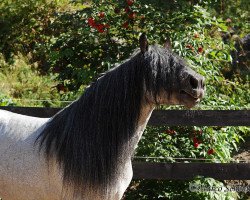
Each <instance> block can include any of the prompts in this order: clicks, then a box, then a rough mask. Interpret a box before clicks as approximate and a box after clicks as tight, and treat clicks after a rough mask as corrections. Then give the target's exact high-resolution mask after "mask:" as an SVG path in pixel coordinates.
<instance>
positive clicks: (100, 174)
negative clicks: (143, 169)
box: [0, 34, 205, 200]
mask: <svg viewBox="0 0 250 200" xmlns="http://www.w3.org/2000/svg"><path fill="white" fill-rule="evenodd" d="M139 45H140V48H138V50H136V51H135V52H134V54H133V55H132V57H130V58H129V59H128V60H125V61H124V62H123V63H122V64H120V65H118V66H115V67H114V68H113V69H112V70H110V71H108V72H107V73H105V74H104V75H102V76H101V77H100V78H98V79H97V80H96V81H95V82H94V83H92V84H91V85H90V86H89V87H88V88H87V89H86V90H85V92H84V94H83V95H82V96H81V97H80V98H79V99H78V100H76V101H74V102H73V103H72V104H70V105H69V106H68V107H66V108H65V109H63V110H62V111H61V112H59V113H57V114H56V115H55V116H54V117H52V118H50V119H42V118H34V117H28V116H23V115H19V114H14V113H11V112H7V111H0V197H2V198H3V200H61V199H65V200H66V199H67V200H73V199H74V200H78V199H79V200H80V199H81V200H120V199H121V198H122V196H123V194H124V192H125V190H126V188H127V187H128V185H129V183H130V181H131V179H132V176H133V172H132V165H131V158H132V156H133V153H134V150H135V148H136V146H137V144H138V142H139V140H140V138H141V135H142V133H143V131H144V129H145V127H146V125H147V122H148V120H149V118H150V116H151V113H152V111H153V110H154V108H155V107H156V106H157V105H160V104H165V105H176V104H180V105H184V106H186V107H188V108H191V107H193V106H195V105H196V104H197V103H198V102H199V101H200V100H201V98H202V97H203V96H204V90H205V89H204V78H203V77H202V76H201V75H199V74H197V73H195V72H194V71H193V70H191V69H190V68H189V67H188V66H187V64H186V62H185V61H184V60H183V59H181V58H180V57H179V56H177V55H175V54H174V53H173V52H172V51H171V49H170V48H169V47H160V46H158V45H150V46H149V45H148V41H147V38H146V35H145V34H142V35H141V36H140V39H139ZM167 46H169V45H167Z"/></svg>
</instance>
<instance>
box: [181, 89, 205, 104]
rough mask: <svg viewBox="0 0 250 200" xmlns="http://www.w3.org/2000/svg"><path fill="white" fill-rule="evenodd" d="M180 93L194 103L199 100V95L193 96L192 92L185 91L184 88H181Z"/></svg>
mask: <svg viewBox="0 0 250 200" xmlns="http://www.w3.org/2000/svg"><path fill="white" fill-rule="evenodd" d="M180 95H182V96H185V97H186V98H188V99H189V100H190V101H192V102H194V103H195V104H196V103H199V102H200V100H201V99H200V98H199V97H196V96H193V95H192V94H190V93H188V92H186V91H185V90H181V91H180Z"/></svg>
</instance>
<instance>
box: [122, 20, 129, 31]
mask: <svg viewBox="0 0 250 200" xmlns="http://www.w3.org/2000/svg"><path fill="white" fill-rule="evenodd" d="M128 25H129V22H128V21H127V22H125V23H124V24H123V25H122V27H123V28H126V29H127V28H128Z"/></svg>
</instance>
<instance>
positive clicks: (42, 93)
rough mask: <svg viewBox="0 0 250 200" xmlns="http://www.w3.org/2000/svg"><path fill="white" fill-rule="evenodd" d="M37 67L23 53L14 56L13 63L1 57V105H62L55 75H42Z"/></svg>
mask: <svg viewBox="0 0 250 200" xmlns="http://www.w3.org/2000/svg"><path fill="white" fill-rule="evenodd" d="M36 68H37V66H36V65H35V64H33V65H29V64H28V60H27V59H25V58H24V57H23V56H21V55H19V56H16V57H14V58H13V64H8V63H7V62H6V61H5V60H4V59H3V57H0V80H1V84H0V91H1V94H2V95H1V96H0V102H1V105H13V104H15V105H22V106H47V107H48V106H59V105H60V104H59V103H58V102H57V101H56V100H58V99H59V93H58V92H57V89H56V88H55V85H56V82H55V81H53V76H50V77H49V76H46V77H42V76H40V75H39V73H38V72H37V70H36ZM6 96H7V97H11V98H7V97H6ZM11 99H12V100H11ZM30 100H33V101H30ZM35 100H44V101H42V102H40V101H39V102H38V101H35Z"/></svg>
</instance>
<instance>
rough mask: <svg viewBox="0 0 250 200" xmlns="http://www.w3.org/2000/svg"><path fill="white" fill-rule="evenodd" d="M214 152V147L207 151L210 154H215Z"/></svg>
mask: <svg viewBox="0 0 250 200" xmlns="http://www.w3.org/2000/svg"><path fill="white" fill-rule="evenodd" d="M214 152H215V150H214V149H209V150H208V151H207V153H208V155H211V154H214Z"/></svg>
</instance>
